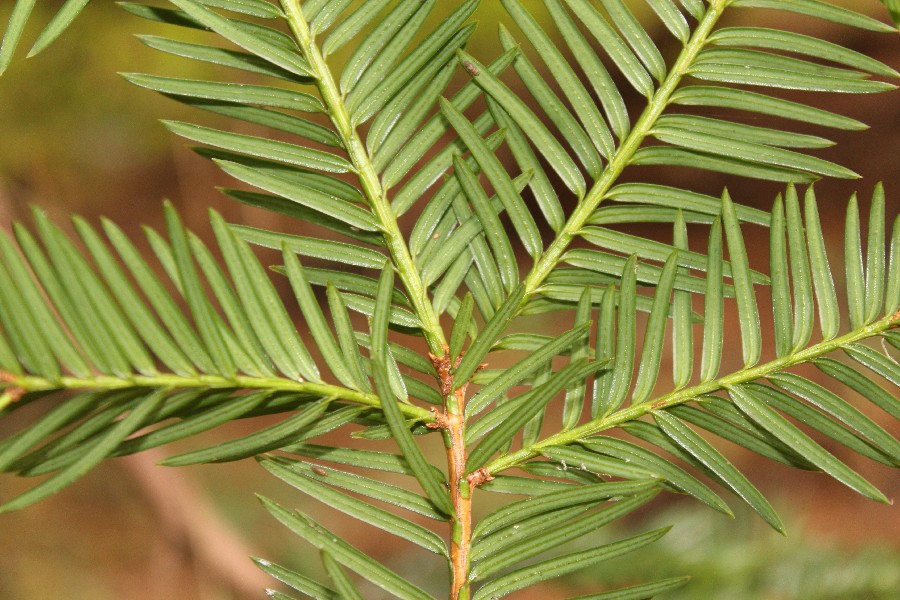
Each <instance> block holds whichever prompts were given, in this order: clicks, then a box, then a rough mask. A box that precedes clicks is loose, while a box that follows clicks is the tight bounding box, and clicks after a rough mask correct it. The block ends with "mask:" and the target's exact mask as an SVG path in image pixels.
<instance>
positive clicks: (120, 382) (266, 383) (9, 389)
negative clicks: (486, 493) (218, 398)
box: [0, 371, 434, 423]
mask: <svg viewBox="0 0 900 600" xmlns="http://www.w3.org/2000/svg"><path fill="white" fill-rule="evenodd" d="M0 388H5V389H4V390H3V391H4V394H3V396H2V397H0V410H2V409H3V404H2V401H3V399H5V398H6V397H7V396H11V399H10V401H8V402H7V404H11V403H12V402H13V401H15V400H16V399H17V397H21V396H22V395H23V394H26V393H29V392H45V391H56V390H60V391H61V390H122V389H128V388H157V389H158V388H171V389H210V390H212V389H218V390H224V389H235V390H269V391H273V392H296V393H300V394H309V395H313V396H319V397H322V398H334V399H335V400H342V401H345V402H351V403H354V404H360V405H363V406H371V407H373V408H380V407H381V399H380V398H379V397H378V396H376V395H374V394H369V393H366V392H360V391H357V390H351V389H348V388H345V387H341V386H337V385H329V384H325V383H311V382H307V381H295V380H293V379H279V378H271V377H242V376H238V377H234V378H228V377H220V376H218V375H198V376H196V377H182V376H180V375H167V374H162V375H132V376H131V377H128V378H119V377H105V376H98V377H61V378H59V379H58V380H51V379H45V378H43V377H31V376H27V375H23V376H18V375H15V374H13V373H7V372H5V371H0ZM400 410H401V411H402V412H403V414H404V416H406V417H408V418H410V419H416V420H418V421H422V422H426V423H429V422H431V421H433V420H434V415H432V414H431V413H430V412H429V411H427V410H425V409H424V408H421V407H418V406H412V405H410V404H400Z"/></svg>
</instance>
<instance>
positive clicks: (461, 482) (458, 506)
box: [446, 386, 472, 600]
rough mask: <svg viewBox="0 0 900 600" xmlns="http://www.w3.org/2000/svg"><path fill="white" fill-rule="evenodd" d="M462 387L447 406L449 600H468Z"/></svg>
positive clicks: (468, 490) (468, 494)
mask: <svg viewBox="0 0 900 600" xmlns="http://www.w3.org/2000/svg"><path fill="white" fill-rule="evenodd" d="M464 395H465V386H463V388H461V389H459V390H456V392H454V393H453V397H452V398H450V399H449V401H448V403H447V406H448V411H447V414H446V417H447V433H446V439H447V465H448V467H449V468H448V471H449V478H450V500H451V502H452V503H453V522H452V523H451V528H450V569H451V574H450V575H451V578H452V582H451V592H450V598H451V600H468V598H469V590H470V588H469V548H470V546H471V544H472V486H471V484H470V482H469V480H468V479H467V478H466V441H465V427H466V425H465V399H464Z"/></svg>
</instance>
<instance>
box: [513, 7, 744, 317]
mask: <svg viewBox="0 0 900 600" xmlns="http://www.w3.org/2000/svg"><path fill="white" fill-rule="evenodd" d="M726 4H727V2H725V1H724V0H715V1H713V2H710V7H709V9H708V10H707V11H706V16H704V17H703V20H702V21H701V22H700V24H699V25H698V26H697V29H696V30H695V31H694V33H693V35H692V36H691V39H690V40H689V41H688V43H687V44H686V45H685V47H684V49H683V50H682V51H681V54H679V56H678V58H677V59H676V61H675V64H674V65H673V66H672V68H671V69H670V71H669V75H668V77H666V79H665V80H664V81H663V82H662V85H661V86H660V87H659V89H658V90H657V91H656V93H655V94H654V95H653V97H652V98H651V99H650V104H649V105H648V106H647V108H646V109H644V111H643V113H642V114H641V116H640V118H639V119H638V121H637V122H636V123H635V124H634V128H633V129H632V130H631V132H630V133H629V134H628V136H627V137H626V138H625V139H624V140H623V141H622V144H621V145H620V146H619V148H618V150H617V151H616V153H615V155H614V156H613V157H612V159H611V160H610V162H609V164H608V165H607V166H606V168H605V169H604V170H603V173H602V174H601V175H600V178H599V179H598V180H597V182H596V183H595V184H594V185H593V187H592V188H591V189H590V190H589V191H588V193H587V195H586V196H585V197H584V198H583V199H582V200H581V201H580V202H579V203H578V206H576V207H575V210H574V211H573V212H572V215H571V216H570V217H569V219H568V220H567V221H566V224H565V226H563V228H562V229H561V230H560V231H559V233H558V234H557V236H556V238H555V239H554V240H553V242H552V243H551V244H550V246H549V247H548V248H547V249H546V250H545V251H544V253H543V254H542V255H541V257H540V260H539V261H538V262H537V264H535V266H534V268H533V269H532V270H531V272H530V273H529V274H528V277H527V278H526V279H525V299H523V300H522V302H523V303H524V302H525V300H526V299H527V298H528V296H530V295H531V294H533V293H534V292H535V291H536V290H537V289H538V288H539V287H540V286H541V284H542V283H543V282H544V280H545V279H546V278H547V276H548V275H549V274H550V272H551V271H552V270H553V269H554V268H555V267H556V265H557V264H559V261H560V259H561V258H562V256H563V253H564V252H565V251H566V249H567V248H568V247H569V245H570V244H571V243H572V240H573V239H574V238H575V237H576V236H577V235H578V232H579V231H581V228H582V227H584V224H585V223H587V221H588V219H589V218H590V216H591V215H592V214H593V212H594V211H595V210H596V209H597V207H598V206H599V205H600V203H601V202H602V201H603V199H604V198H605V197H606V194H607V193H608V192H609V190H610V189H612V187H613V186H614V185H615V184H616V182H617V181H618V179H619V176H620V175H621V174H622V171H624V170H625V167H627V166H628V165H629V164H630V163H631V159H632V158H633V157H634V153H635V152H637V150H638V148H640V146H641V144H643V143H644V140H645V139H646V138H647V136H648V135H649V133H650V130H651V129H652V128H653V126H654V125H655V124H656V121H657V119H659V117H660V116H661V115H662V113H663V111H664V110H665V109H666V107H667V106H668V104H669V99H670V98H671V97H672V94H673V93H674V92H675V90H676V88H677V87H678V85H679V84H680V83H681V80H682V79H683V78H684V75H685V73H687V70H688V68H689V67H690V65H691V63H693V62H694V60H695V59H696V58H697V55H698V54H699V53H700V51H701V50H702V49H703V47H704V46H705V45H706V40H707V38H708V37H709V35H710V33H711V32H712V29H713V27H715V25H716V22H718V20H719V18H720V17H721V16H722V12H723V11H724V10H725V5H726Z"/></svg>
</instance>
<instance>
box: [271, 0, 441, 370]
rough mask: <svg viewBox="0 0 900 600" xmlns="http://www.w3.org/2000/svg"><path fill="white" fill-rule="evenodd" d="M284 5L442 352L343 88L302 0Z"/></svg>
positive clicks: (435, 323)
mask: <svg viewBox="0 0 900 600" xmlns="http://www.w3.org/2000/svg"><path fill="white" fill-rule="evenodd" d="M281 4H282V6H283V8H284V10H285V13H286V14H287V18H288V23H289V25H290V28H291V32H292V33H293V34H294V37H295V38H296V41H297V43H298V45H299V46H300V48H301V49H302V50H303V53H304V55H305V56H306V59H307V60H308V61H309V63H310V65H311V66H312V68H313V70H314V71H315V74H316V77H317V79H318V81H317V85H318V88H319V93H320V94H321V95H322V101H323V102H324V104H325V107H326V108H327V109H328V114H329V116H330V117H331V122H332V124H333V125H334V127H335V129H336V131H337V134H338V135H339V136H340V138H341V141H342V142H343V144H344V148H345V149H346V150H347V153H348V155H349V158H350V162H351V163H352V164H353V166H354V168H355V170H356V174H357V176H358V178H359V182H360V185H361V186H362V191H363V194H364V195H365V197H366V199H367V201H368V203H369V206H370V208H371V209H372V211H373V213H374V215H375V217H376V218H377V219H378V222H379V224H380V226H381V233H382V235H383V236H384V240H385V243H386V245H387V247H388V250H389V251H390V253H391V259H392V262H393V264H394V266H395V267H396V269H397V275H398V276H399V277H400V281H401V282H403V286H404V288H405V289H406V291H407V293H408V294H409V298H410V302H411V303H412V305H413V309H414V310H415V312H416V316H417V317H419V320H420V321H421V322H422V331H423V333H424V334H425V339H426V340H427V341H428V347H429V349H430V350H431V352H432V353H434V354H436V355H443V352H444V347H445V346H446V343H447V342H446V339H445V338H444V332H443V329H441V325H440V321H439V319H438V316H437V314H436V313H435V310H434V307H433V306H432V304H431V300H430V299H429V298H428V291H427V289H426V287H425V284H424V283H423V282H422V279H421V277H419V272H418V271H417V270H416V266H415V264H414V263H413V259H412V256H411V255H410V253H409V247H408V245H407V243H406V239H405V238H404V237H403V234H402V233H401V231H400V226H399V224H398V223H397V217H396V215H395V214H394V211H393V210H392V208H391V204H390V202H389V201H388V199H387V197H386V195H385V192H384V189H383V188H382V186H381V180H380V179H379V177H378V173H377V172H376V170H375V167H374V166H373V165H372V161H371V158H370V157H369V154H368V152H367V151H366V148H365V145H364V144H363V142H362V140H361V139H360V137H359V134H358V133H357V131H356V129H355V126H354V124H353V121H352V119H351V117H350V114H349V112H348V110H347V106H346V104H345V103H344V98H343V96H342V95H341V92H340V89H339V88H338V85H337V83H336V82H335V81H334V77H333V76H332V74H331V70H330V69H329V68H328V65H327V64H326V62H325V58H324V57H323V56H322V52H321V51H320V50H319V47H318V46H317V45H316V43H315V40H313V39H312V33H311V32H310V29H309V24H308V23H307V22H306V19H305V18H304V17H303V13H302V11H301V9H300V3H299V0H282V2H281Z"/></svg>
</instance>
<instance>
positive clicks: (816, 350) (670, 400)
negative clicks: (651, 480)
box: [485, 312, 900, 474]
mask: <svg viewBox="0 0 900 600" xmlns="http://www.w3.org/2000/svg"><path fill="white" fill-rule="evenodd" d="M898 326H900V312H898V313H897V314H895V315H891V316H888V317H885V318H883V319H881V320H879V321H876V322H874V323H871V324H870V325H867V326H865V327H863V328H861V329H858V330H856V331H851V332H850V333H847V334H846V335H843V336H841V337H838V338H834V339H831V340H826V341H823V342H820V343H818V344H814V345H812V346H809V347H808V348H806V349H804V350H801V351H800V352H796V353H794V354H792V355H790V356H784V357H782V358H778V359H776V360H773V361H771V362H768V363H765V364H762V365H758V366H756V367H753V368H751V369H746V370H743V371H738V372H736V373H732V374H730V375H726V376H724V377H720V378H718V379H714V380H712V381H708V382H705V383H701V384H699V385H695V386H692V387H688V388H684V389H681V390H678V391H677V392H673V393H671V394H667V395H665V396H662V397H659V398H654V399H652V400H647V401H646V402H641V403H640V404H634V405H632V406H629V407H628V408H623V409H621V410H619V411H617V412H614V413H613V414H611V415H608V416H606V417H603V418H600V419H594V420H593V421H588V422H587V423H585V424H584V425H580V426H579V427H575V428H573V429H569V430H568V431H564V432H561V433H558V434H556V435H552V436H550V437H548V438H545V439H543V440H541V441H539V442H537V443H535V444H532V445H531V446H528V447H527V448H522V449H521V450H519V451H517V452H513V453H512V454H508V455H506V456H501V457H500V458H497V459H496V460H494V461H493V462H492V463H490V464H488V465H487V466H486V467H485V469H487V472H488V473H491V474H496V473H499V472H500V471H505V470H506V469H511V468H513V467H516V466H518V465H520V464H522V463H524V462H526V461H527V460H529V459H531V458H534V457H535V456H539V455H540V454H541V449H542V448H547V447H550V446H564V445H566V444H571V443H573V442H575V441H577V440H579V439H582V438H585V437H588V436H590V435H594V434H597V433H600V432H601V431H605V430H608V429H612V428H613V427H618V426H619V425H622V424H623V423H627V422H629V421H635V420H637V419H639V418H641V417H643V416H644V415H647V414H650V413H652V412H653V411H655V410H664V409H667V408H670V407H673V406H678V405H679V404H685V403H687V402H690V401H692V400H694V399H696V398H699V397H700V396H703V395H707V394H712V393H715V392H718V391H722V390H727V389H729V388H731V387H734V386H738V385H741V384H744V383H749V382H751V381H756V380H757V379H762V378H764V377H767V376H769V375H772V374H774V373H777V372H779V371H783V370H785V369H788V368H790V367H793V366H795V365H799V364H802V363H805V362H809V361H811V360H813V359H815V358H818V357H820V356H825V355H826V354H830V353H831V352H834V351H835V350H838V349H839V348H841V347H843V346H848V345H850V344H853V343H855V342H859V341H862V340H865V339H868V338H871V337H874V336H876V335H878V334H880V333H882V332H884V331H887V330H889V329H895V328H897V327H898Z"/></svg>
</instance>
